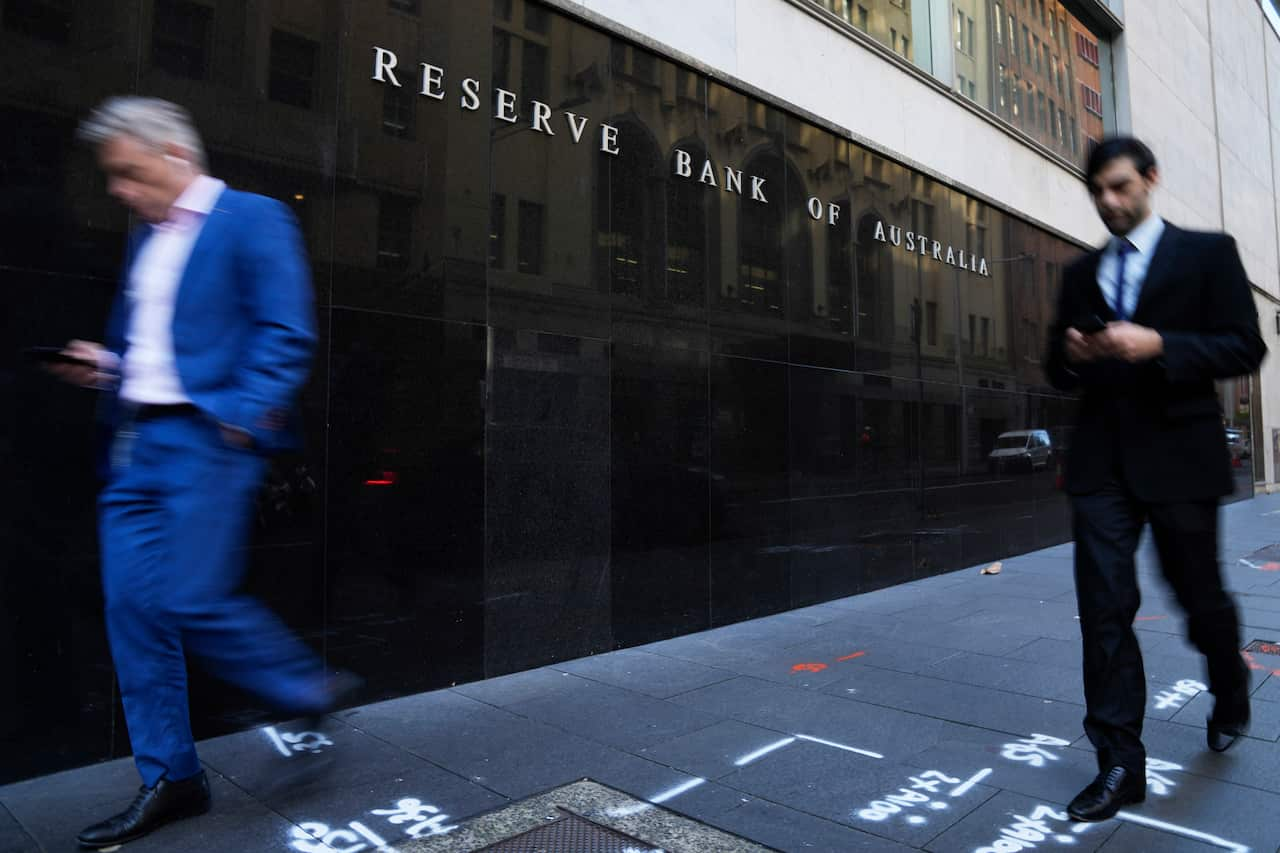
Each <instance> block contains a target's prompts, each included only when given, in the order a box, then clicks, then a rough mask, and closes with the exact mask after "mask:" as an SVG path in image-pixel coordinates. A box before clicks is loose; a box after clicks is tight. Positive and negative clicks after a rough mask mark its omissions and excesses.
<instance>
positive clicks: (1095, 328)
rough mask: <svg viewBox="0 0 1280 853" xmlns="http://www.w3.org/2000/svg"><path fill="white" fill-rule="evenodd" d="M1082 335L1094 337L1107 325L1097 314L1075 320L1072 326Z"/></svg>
mask: <svg viewBox="0 0 1280 853" xmlns="http://www.w3.org/2000/svg"><path fill="white" fill-rule="evenodd" d="M1072 325H1073V326H1074V327H1075V329H1076V331H1077V332H1080V334H1082V335H1096V334H1097V333H1098V332H1101V331H1102V330H1103V329H1105V328H1106V327H1107V323H1106V321H1105V320H1103V319H1102V318H1101V317H1099V316H1098V315H1097V314H1094V315H1092V316H1090V317H1085V318H1083V319H1080V320H1077V321H1076V322H1075V323H1073V324H1072Z"/></svg>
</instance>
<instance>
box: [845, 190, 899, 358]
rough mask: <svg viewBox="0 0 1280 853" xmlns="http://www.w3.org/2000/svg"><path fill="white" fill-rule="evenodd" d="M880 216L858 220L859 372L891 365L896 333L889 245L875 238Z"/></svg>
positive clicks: (871, 213)
mask: <svg viewBox="0 0 1280 853" xmlns="http://www.w3.org/2000/svg"><path fill="white" fill-rule="evenodd" d="M880 221H881V216H880V214H879V213H877V212H876V211H874V210H869V211H867V212H865V213H863V214H862V216H861V217H859V218H858V230H857V237H856V243H855V255H854V257H855V259H856V262H855V266H856V268H857V287H858V300H857V302H858V315H857V316H858V322H857V327H856V329H855V333H856V334H857V335H858V337H859V338H860V339H861V341H862V343H864V344H867V345H868V346H865V347H864V348H861V349H860V350H859V352H860V353H864V355H862V356H861V357H860V363H859V369H862V370H876V369H883V368H885V367H887V366H888V365H889V344H890V343H891V337H892V333H893V264H892V262H891V260H890V258H889V246H888V244H886V243H882V242H881V241H879V240H877V239H876V237H875V234H876V225H877V223H879V222H880Z"/></svg>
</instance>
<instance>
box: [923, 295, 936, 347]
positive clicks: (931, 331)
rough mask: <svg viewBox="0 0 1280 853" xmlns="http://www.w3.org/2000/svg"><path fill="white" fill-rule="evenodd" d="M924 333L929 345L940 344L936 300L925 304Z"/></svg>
mask: <svg viewBox="0 0 1280 853" xmlns="http://www.w3.org/2000/svg"><path fill="white" fill-rule="evenodd" d="M924 334H925V340H926V341H927V342H928V344H929V346H931V347H936V346H937V345H938V303H936V302H926V303H925V304H924Z"/></svg>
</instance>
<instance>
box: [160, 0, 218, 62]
mask: <svg viewBox="0 0 1280 853" xmlns="http://www.w3.org/2000/svg"><path fill="white" fill-rule="evenodd" d="M212 22H213V10H212V9H210V8H209V7H208V6H201V5H199V4H196V3H187V2H184V0H157V3H156V5H155V17H154V18H153V19H152V23H151V64H152V65H153V66H155V67H156V68H162V69H164V70H165V71H168V72H169V73H170V74H176V75H178V76H179V77H189V78H191V79H192V80H202V79H204V76H205V74H206V73H207V72H208V67H209V32H210V30H211V29H212V27H211V24H212Z"/></svg>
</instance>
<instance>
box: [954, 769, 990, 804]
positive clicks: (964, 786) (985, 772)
mask: <svg viewBox="0 0 1280 853" xmlns="http://www.w3.org/2000/svg"><path fill="white" fill-rule="evenodd" d="M990 775H991V768H990V767H985V768H983V769H982V770H979V771H978V772H977V773H974V774H973V775H972V776H970V777H969V778H968V779H967V780H966V781H964V782H963V783H961V784H960V785H958V786H957V787H955V788H952V789H951V796H953V797H963V796H964V795H965V794H967V793H969V791H970V790H971V789H972V788H973V786H974V785H976V784H978V783H979V782H981V781H982V780H983V779H985V778H987V777H988V776H990Z"/></svg>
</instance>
